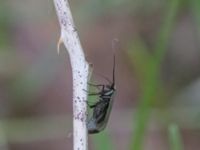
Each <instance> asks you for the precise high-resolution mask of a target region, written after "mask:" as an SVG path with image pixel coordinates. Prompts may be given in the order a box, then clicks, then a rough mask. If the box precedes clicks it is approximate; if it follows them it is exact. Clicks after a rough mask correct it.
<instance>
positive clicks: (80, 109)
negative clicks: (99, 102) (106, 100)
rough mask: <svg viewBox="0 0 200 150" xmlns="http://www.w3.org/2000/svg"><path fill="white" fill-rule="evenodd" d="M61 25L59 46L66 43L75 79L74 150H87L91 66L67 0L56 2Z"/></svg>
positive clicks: (57, 0)
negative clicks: (88, 91)
mask: <svg viewBox="0 0 200 150" xmlns="http://www.w3.org/2000/svg"><path fill="white" fill-rule="evenodd" d="M54 4H55V8H56V12H57V16H58V19H59V23H60V28H61V35H60V40H59V42H58V53H59V46H60V44H61V43H64V45H65V47H66V49H67V51H68V53H69V57H70V62H71V67H72V78H73V139H74V141H73V142H74V150H87V145H88V144H87V127H86V120H87V115H86V111H87V105H86V103H85V101H86V99H87V93H86V92H84V90H86V89H87V80H88V75H89V71H88V70H89V65H88V63H87V61H86V60H85V56H84V53H83V49H82V47H81V44H80V40H79V37H78V34H77V30H76V28H75V26H74V23H73V18H72V14H71V11H70V7H69V3H68V1H67V0H54Z"/></svg>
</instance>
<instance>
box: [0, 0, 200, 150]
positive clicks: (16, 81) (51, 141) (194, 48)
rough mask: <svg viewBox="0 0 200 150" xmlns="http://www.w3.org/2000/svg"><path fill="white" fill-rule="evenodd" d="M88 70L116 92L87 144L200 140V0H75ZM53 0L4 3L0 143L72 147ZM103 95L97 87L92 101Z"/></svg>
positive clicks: (184, 145)
mask: <svg viewBox="0 0 200 150" xmlns="http://www.w3.org/2000/svg"><path fill="white" fill-rule="evenodd" d="M70 4H71V8H72V13H73V16H74V20H75V23H76V26H77V29H78V32H79V35H80V39H81V42H82V45H83V47H84V49H85V53H86V57H87V60H88V61H89V62H91V63H92V64H94V71H93V72H94V73H93V76H92V80H93V81H94V82H95V83H105V82H106V81H104V80H103V78H102V77H101V76H99V75H98V74H103V75H104V76H107V77H110V76H111V68H112V56H113V53H112V48H111V42H112V40H113V39H114V38H117V39H119V43H120V46H119V49H117V50H116V60H117V63H116V66H117V67H116V68H117V69H116V79H117V83H116V86H117V94H116V97H115V101H114V106H113V110H112V112H111V116H110V119H109V122H108V126H107V127H106V129H105V131H103V132H102V133H100V134H97V135H91V136H89V148H90V149H97V150H101V149H105V150H106V149H109V150H111V149H117V150H121V149H134V150H142V149H144V150H146V149H147V150H155V149H158V150H168V149H171V150H181V149H185V150H191V149H192V150H198V149H199V147H200V145H199V138H200V134H199V128H200V119H199V118H200V109H199V108H200V102H199V99H200V94H199V90H200V80H199V77H200V70H199V68H200V52H199V39H200V36H199V35H200V28H199V27H200V1H199V0H190V1H189V0H149V1H146V0H134V1H133V0H101V1H100V0H86V1H79V0H76V1H70ZM59 33H60V31H59V26H58V22H57V18H56V14H55V11H54V6H53V1H41V0H35V1H32V0H26V1H23V0H18V1H13V0H6V1H2V2H1V4H0V113H1V114H0V115H1V120H0V135H1V136H0V144H1V145H0V149H2V150H11V149H15V150H17V149H20V150H23V149H29V150H32V149H37V150H40V149H42V150H45V149H47V150H54V149H56V150H64V149H65V150H66V149H72V147H73V146H72V135H71V134H72V130H73V129H72V103H71V97H72V88H71V85H72V79H71V68H70V64H69V58H68V54H67V53H66V51H64V48H62V50H61V53H60V55H59V56H58V55H57V53H56V44H57V40H58V38H59ZM96 100H98V99H97V97H94V98H93V99H92V98H90V101H93V102H94V101H96Z"/></svg>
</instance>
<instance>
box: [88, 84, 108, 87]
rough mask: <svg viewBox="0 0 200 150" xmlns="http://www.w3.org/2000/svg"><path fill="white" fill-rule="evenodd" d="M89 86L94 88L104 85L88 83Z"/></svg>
mask: <svg viewBox="0 0 200 150" xmlns="http://www.w3.org/2000/svg"><path fill="white" fill-rule="evenodd" d="M88 85H90V86H94V87H97V88H98V87H103V86H104V85H103V84H93V83H88Z"/></svg>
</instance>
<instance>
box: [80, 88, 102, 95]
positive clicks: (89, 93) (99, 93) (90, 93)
mask: <svg viewBox="0 0 200 150" xmlns="http://www.w3.org/2000/svg"><path fill="white" fill-rule="evenodd" d="M83 91H85V92H87V93H88V95H89V96H95V95H101V92H98V93H95V92H94V93H92V92H89V91H87V90H85V89H83Z"/></svg>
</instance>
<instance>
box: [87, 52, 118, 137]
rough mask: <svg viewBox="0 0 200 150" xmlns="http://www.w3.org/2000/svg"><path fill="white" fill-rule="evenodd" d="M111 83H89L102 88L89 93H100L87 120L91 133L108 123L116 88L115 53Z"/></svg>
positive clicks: (97, 131) (90, 94)
mask: <svg viewBox="0 0 200 150" xmlns="http://www.w3.org/2000/svg"><path fill="white" fill-rule="evenodd" d="M108 82H109V84H98V85H95V84H89V85H91V86H95V87H98V88H101V90H100V91H99V92H98V93H89V96H92V95H98V101H97V102H96V103H94V104H93V105H89V104H88V105H89V107H90V108H91V109H93V111H92V116H91V118H90V119H89V120H88V122H87V130H88V133H89V134H95V133H99V132H101V131H102V130H104V128H105V127H106V125H107V122H108V119H109V116H110V112H111V109H112V105H113V99H114V94H115V92H116V88H115V55H114V59H113V70H112V82H111V81H110V80H108Z"/></svg>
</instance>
